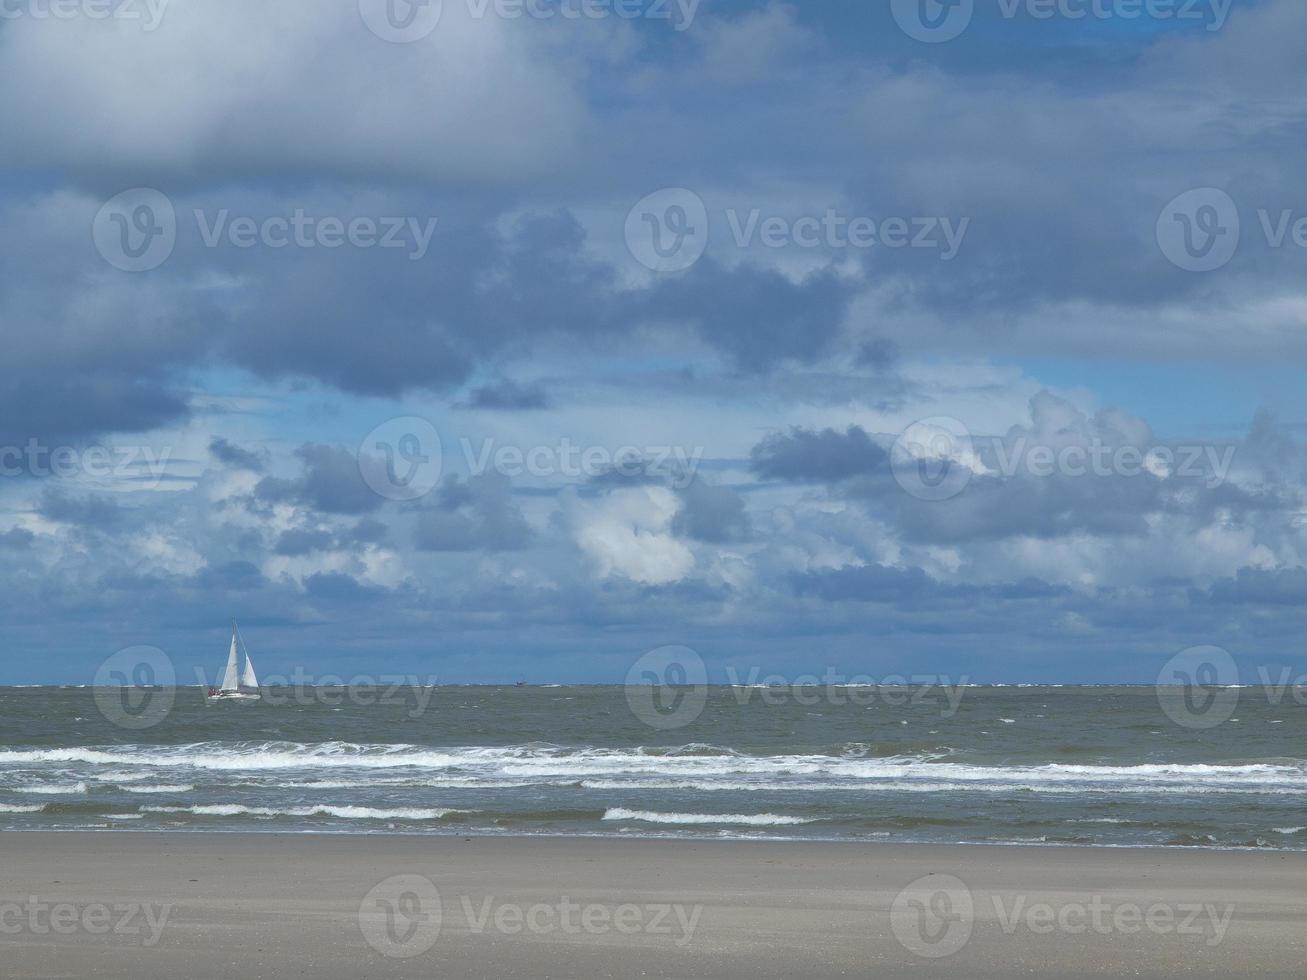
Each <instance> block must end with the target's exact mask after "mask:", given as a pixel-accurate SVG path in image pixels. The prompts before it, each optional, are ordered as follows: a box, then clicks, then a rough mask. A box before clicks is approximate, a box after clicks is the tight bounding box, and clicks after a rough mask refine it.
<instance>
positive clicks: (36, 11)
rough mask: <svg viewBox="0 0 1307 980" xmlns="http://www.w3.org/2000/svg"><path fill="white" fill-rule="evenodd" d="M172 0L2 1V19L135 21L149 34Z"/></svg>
mask: <svg viewBox="0 0 1307 980" xmlns="http://www.w3.org/2000/svg"><path fill="white" fill-rule="evenodd" d="M170 2H171V0H0V20H36V21H49V20H65V21H67V20H83V19H84V20H120V21H136V22H138V23H139V24H140V25H141V30H142V31H145V32H146V33H149V32H151V31H154V30H157V29H158V27H159V25H160V24H161V23H163V14H164V11H165V10H167V9H168V4H169V3H170Z"/></svg>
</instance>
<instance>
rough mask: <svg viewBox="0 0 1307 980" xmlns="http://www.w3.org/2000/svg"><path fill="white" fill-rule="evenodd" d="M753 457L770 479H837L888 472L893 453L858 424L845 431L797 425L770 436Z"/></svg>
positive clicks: (756, 468) (757, 467)
mask: <svg viewBox="0 0 1307 980" xmlns="http://www.w3.org/2000/svg"><path fill="white" fill-rule="evenodd" d="M749 460H750V466H751V467H752V469H753V471H754V472H755V473H757V474H758V475H759V476H761V477H763V478H764V479H767V480H787V481H790V482H792V483H833V482H837V481H839V480H846V479H849V478H851V477H855V476H862V475H866V474H869V473H879V472H888V461H889V454H888V453H887V452H886V451H885V450H884V449H883V448H882V447H881V446H879V445H878V444H877V443H875V442H873V441H872V439H871V437H870V436H869V435H867V433H866V431H865V430H864V429H863V428H862V427H861V426H858V425H851V426H849V428H848V429H847V430H846V431H845V432H843V433H839V432H836V431H835V430H834V429H823V430H822V431H820V432H815V431H812V430H810V429H803V428H800V427H795V428H793V429H791V430H790V431H789V433H781V432H773V433H771V434H770V435H768V436H766V437H765V438H764V439H763V440H762V441H761V442H759V443H758V444H757V445H756V446H754V447H753V449H752V450H751V451H750V453H749Z"/></svg>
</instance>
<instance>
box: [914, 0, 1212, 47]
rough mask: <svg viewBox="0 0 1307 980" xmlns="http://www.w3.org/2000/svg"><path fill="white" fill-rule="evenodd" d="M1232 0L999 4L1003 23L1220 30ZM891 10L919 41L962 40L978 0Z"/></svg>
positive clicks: (1021, 0)
mask: <svg viewBox="0 0 1307 980" xmlns="http://www.w3.org/2000/svg"><path fill="white" fill-rule="evenodd" d="M1233 4H1234V0H997V13H998V15H999V17H1000V18H1002V19H1003V20H1008V21H1012V20H1017V19H1018V18H1029V19H1030V20H1034V21H1041V22H1045V21H1052V20H1067V21H1085V20H1098V21H1107V20H1119V21H1126V22H1131V21H1140V20H1154V21H1162V22H1168V21H1169V22H1174V23H1182V24H1183V23H1190V24H1200V25H1201V26H1202V27H1203V28H1204V29H1205V30H1207V31H1219V30H1220V29H1221V28H1222V27H1224V26H1225V22H1226V20H1227V19H1228V18H1229V16H1230V9H1231V7H1232V6H1233ZM890 10H891V12H892V13H893V15H894V20H895V21H896V22H897V23H898V25H899V27H900V28H901V29H902V31H903V33H905V34H907V35H908V36H909V37H911V38H913V39H914V40H917V41H924V42H926V43H928V44H940V43H942V42H945V41H952V40H953V39H954V38H957V37H959V36H961V35H962V34H963V33H964V32H965V31H966V30H967V28H968V27H970V26H971V21H972V18H973V17H974V16H975V13H976V0H890Z"/></svg>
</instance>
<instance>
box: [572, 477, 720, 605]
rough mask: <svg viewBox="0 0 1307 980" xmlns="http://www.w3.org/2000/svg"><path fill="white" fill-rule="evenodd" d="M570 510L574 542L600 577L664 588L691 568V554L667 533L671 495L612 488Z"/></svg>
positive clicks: (674, 510) (658, 489) (660, 490)
mask: <svg viewBox="0 0 1307 980" xmlns="http://www.w3.org/2000/svg"><path fill="white" fill-rule="evenodd" d="M574 507H575V515H574V518H573V534H574V537H575V541H576V543H577V545H578V546H579V547H580V548H581V550H582V551H583V552H584V553H585V554H586V555H587V556H588V557H589V558H590V560H591V561H592V562H594V564H595V566H596V568H597V570H598V573H599V575H600V577H602V578H607V577H609V576H620V577H623V578H627V579H630V580H632V581H634V582H639V583H642V584H644V585H670V584H672V583H674V582H678V581H680V580H681V579H683V578H685V577H686V576H687V575H689V573H690V571H691V570H692V569H693V567H694V554H693V553H692V552H691V551H690V549H689V548H687V547H686V546H685V545H684V544H682V543H681V542H680V541H678V540H677V538H676V536H675V535H674V534H673V533H672V522H673V521H674V519H675V517H676V513H677V510H678V508H677V500H676V496H675V495H674V494H673V493H672V491H670V490H668V489H666V488H664V487H652V486H650V487H639V488H630V489H622V490H613V491H611V492H610V493H608V494H607V495H606V496H604V497H603V498H601V499H600V500H598V501H596V502H594V503H581V502H577V503H576V504H575V505H574Z"/></svg>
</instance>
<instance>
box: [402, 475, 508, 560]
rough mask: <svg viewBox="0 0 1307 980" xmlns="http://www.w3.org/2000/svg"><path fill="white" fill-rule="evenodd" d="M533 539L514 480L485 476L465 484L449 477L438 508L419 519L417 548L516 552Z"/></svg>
mask: <svg viewBox="0 0 1307 980" xmlns="http://www.w3.org/2000/svg"><path fill="white" fill-rule="evenodd" d="M531 538H532V532H531V528H530V526H529V525H528V524H527V522H526V519H525V518H524V517H523V516H522V511H521V510H520V509H519V508H518V507H517V505H516V504H515V503H514V502H513V498H512V481H510V480H509V479H508V477H505V476H502V475H501V474H498V473H486V474H483V475H481V476H476V477H472V478H471V479H470V480H466V481H465V480H463V479H462V478H460V477H458V476H456V475H455V476H450V477H446V478H445V480H444V481H443V483H442V484H441V487H440V492H439V495H438V497H437V504H436V506H435V507H433V508H429V509H426V510H424V511H422V512H421V513H420V515H419V517H418V521H417V526H416V530H415V533H414V544H415V545H416V547H418V548H419V549H422V550H425V551H516V550H518V549H521V548H525V547H526V546H527V544H528V543H530V541H531Z"/></svg>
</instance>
